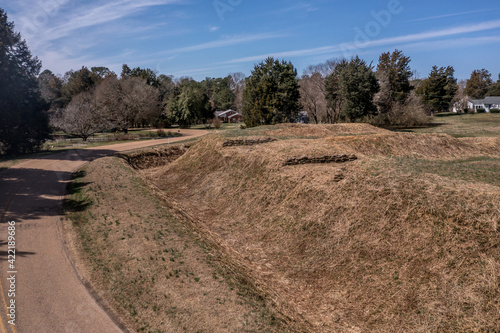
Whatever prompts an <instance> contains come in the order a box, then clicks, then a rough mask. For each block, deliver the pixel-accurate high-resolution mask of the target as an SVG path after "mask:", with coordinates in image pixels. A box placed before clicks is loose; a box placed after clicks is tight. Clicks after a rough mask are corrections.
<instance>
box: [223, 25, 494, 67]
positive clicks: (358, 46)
mask: <svg viewBox="0 0 500 333" xmlns="http://www.w3.org/2000/svg"><path fill="white" fill-rule="evenodd" d="M497 28H500V20H494V21H487V22H483V23H478V24H472V25H463V26H459V27H454V28H448V29H441V30H433V31H428V32H422V33H416V34H408V35H404V36H398V37H391V38H382V39H377V40H367V41H364V42H355V41H354V42H349V43H340V44H336V45H331V46H323V47H317V48H310V49H301V50H293V51H284V52H273V53H267V54H260V55H256V56H250V57H244V58H238V59H233V60H230V61H227V62H224V63H232V64H236V63H245V62H254V61H259V60H262V59H265V58H267V57H270V56H273V57H276V58H287V57H303V56H311V55H321V54H328V53H339V52H344V53H347V52H352V51H356V50H362V49H366V48H371V47H377V46H385V45H401V44H406V43H411V42H418V41H425V40H432V39H436V38H440V37H449V36H455V35H462V34H468V33H473V32H480V31H487V30H493V29H497Z"/></svg>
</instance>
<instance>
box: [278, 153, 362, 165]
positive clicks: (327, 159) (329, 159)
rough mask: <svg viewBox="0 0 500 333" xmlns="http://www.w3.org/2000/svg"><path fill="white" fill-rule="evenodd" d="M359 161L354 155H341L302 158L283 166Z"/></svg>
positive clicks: (289, 161) (291, 160)
mask: <svg viewBox="0 0 500 333" xmlns="http://www.w3.org/2000/svg"><path fill="white" fill-rule="evenodd" d="M357 159H358V158H357V156H356V155H354V154H351V155H346V154H340V155H329V156H321V157H308V156H300V157H292V158H289V159H287V160H286V161H285V163H283V165H301V164H327V163H346V162H352V161H356V160H357Z"/></svg>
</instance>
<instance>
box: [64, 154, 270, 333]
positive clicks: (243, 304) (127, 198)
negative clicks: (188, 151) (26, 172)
mask: <svg viewBox="0 0 500 333" xmlns="http://www.w3.org/2000/svg"><path fill="white" fill-rule="evenodd" d="M145 152H146V153H147V152H151V150H145ZM132 155H133V156H134V157H137V154H132ZM166 155H168V154H166ZM166 155H165V154H158V156H160V157H162V156H166ZM144 161H145V162H146V163H149V162H150V160H149V158H146V159H145V160H144ZM83 174H84V175H83ZM83 174H82V175H81V176H82V178H80V179H78V180H77V181H76V183H75V185H73V187H74V188H76V189H79V191H78V193H75V194H74V195H73V196H72V197H71V199H73V200H76V201H77V202H78V203H80V204H81V205H82V206H85V205H86V204H89V206H88V208H87V209H85V210H83V211H79V210H78V211H76V212H73V213H71V214H70V217H71V218H72V221H73V228H69V232H70V234H73V235H74V237H72V238H73V240H74V241H75V244H76V246H77V247H78V248H79V250H80V251H79V253H81V255H82V257H81V258H80V260H79V262H80V265H81V267H86V268H87V269H86V270H83V275H84V277H85V278H86V280H88V281H92V284H93V287H94V289H96V290H98V291H99V292H100V296H101V297H102V298H103V299H106V300H107V302H108V303H109V304H110V305H111V307H112V308H114V309H116V311H117V312H118V313H119V314H120V315H121V317H122V318H123V319H124V321H125V322H127V323H128V324H129V325H130V326H131V327H133V329H134V330H135V331H137V332H152V333H161V332H189V333H190V332H207V333H212V332H227V333H233V332H257V331H259V332H274V331H276V327H275V326H274V325H272V318H271V316H270V314H269V313H268V312H267V310H266V309H265V308H264V307H263V306H262V304H261V303H259V302H258V301H257V300H256V299H255V298H254V297H249V295H250V293H249V291H248V289H245V288H244V286H242V285H240V284H238V283H235V282H237V281H232V280H231V279H229V278H228V276H227V273H226V272H225V270H224V267H223V266H221V265H219V264H218V261H217V258H216V255H215V254H214V253H212V251H211V250H210V249H209V248H207V247H206V245H205V243H203V242H200V239H199V237H197V236H196V235H195V234H193V233H192V231H191V229H190V228H188V227H186V225H185V224H183V222H182V221H180V220H179V219H178V218H175V217H174V216H173V215H171V213H170V211H168V210H166V209H165V207H164V206H163V205H162V204H161V202H160V201H159V200H158V199H157V198H156V197H155V196H154V195H153V194H152V193H151V189H150V188H149V187H148V186H147V185H146V184H145V183H144V182H143V181H142V179H141V178H140V177H139V175H138V174H137V173H136V172H134V170H132V168H131V167H130V166H128V165H127V164H126V162H125V161H124V160H123V159H118V158H116V157H115V158H112V157H107V158H103V159H99V160H97V161H94V162H92V163H90V164H89V165H87V166H86V167H85V172H83ZM250 296H251V295H250Z"/></svg>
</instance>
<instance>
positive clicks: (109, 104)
mask: <svg viewBox="0 0 500 333" xmlns="http://www.w3.org/2000/svg"><path fill="white" fill-rule="evenodd" d="M95 98H96V102H97V105H98V106H99V108H100V109H101V110H102V112H103V114H105V115H106V118H107V119H108V121H109V123H111V124H113V126H114V127H116V128H120V129H122V130H123V131H125V132H127V131H128V129H129V128H130V127H132V126H137V125H147V124H149V123H151V122H153V121H154V120H155V119H157V118H158V117H159V116H160V115H161V105H160V96H159V91H158V89H156V88H154V87H152V86H150V85H148V84H146V82H145V80H144V79H142V78H138V77H128V78H124V79H117V78H116V77H109V78H106V79H105V80H104V81H103V82H102V83H101V85H99V86H98V87H97V89H96V91H95Z"/></svg>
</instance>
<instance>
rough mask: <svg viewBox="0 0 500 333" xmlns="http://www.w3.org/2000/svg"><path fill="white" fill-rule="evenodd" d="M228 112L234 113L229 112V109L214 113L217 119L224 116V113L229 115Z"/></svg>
mask: <svg viewBox="0 0 500 333" xmlns="http://www.w3.org/2000/svg"><path fill="white" fill-rule="evenodd" d="M229 112H236V111H234V110H231V109H229V110H227V111H215V116H217V117H219V116H223V115H225V114H226V113H229Z"/></svg>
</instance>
